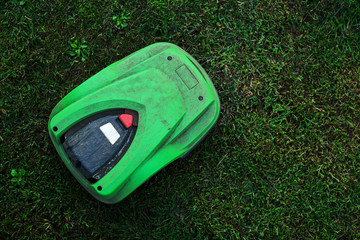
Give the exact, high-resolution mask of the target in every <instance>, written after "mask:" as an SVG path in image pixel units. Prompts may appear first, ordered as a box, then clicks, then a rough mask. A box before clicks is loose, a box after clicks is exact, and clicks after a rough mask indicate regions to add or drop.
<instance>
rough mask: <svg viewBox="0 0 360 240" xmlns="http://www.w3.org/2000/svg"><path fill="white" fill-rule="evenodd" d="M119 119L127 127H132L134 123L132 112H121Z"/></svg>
mask: <svg viewBox="0 0 360 240" xmlns="http://www.w3.org/2000/svg"><path fill="white" fill-rule="evenodd" d="M119 119H120V121H121V122H122V124H124V126H125V127H126V128H129V127H131V125H132V123H133V116H132V115H130V114H121V115H120V117H119Z"/></svg>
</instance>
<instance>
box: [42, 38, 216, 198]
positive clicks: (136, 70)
mask: <svg viewBox="0 0 360 240" xmlns="http://www.w3.org/2000/svg"><path fill="white" fill-rule="evenodd" d="M115 108H124V109H132V110H135V111H137V112H138V114H139V124H138V128H137V132H136V135H135V137H134V139H133V142H132V144H131V145H130V147H129V149H128V150H127V152H126V154H125V155H124V156H123V157H122V159H121V160H120V161H119V162H118V163H117V165H116V166H115V167H114V168H113V169H112V170H111V171H110V172H109V173H107V174H106V175H105V176H104V177H103V178H101V179H100V180H99V181H97V182H96V183H90V182H89V181H88V180H87V179H86V178H84V176H83V175H82V174H80V173H79V172H78V171H77V170H76V168H75V167H74V166H73V165H72V163H71V161H70V160H69V158H68V156H67V155H66V153H65V152H64V149H63V147H62V144H61V141H60V137H61V136H62V135H63V134H65V133H66V131H68V130H69V129H70V128H71V127H72V126H74V125H75V124H76V123H78V122H80V121H81V120H83V119H85V118H87V117H89V116H91V115H93V114H95V113H98V112H101V111H104V110H108V109H115ZM219 113H220V101H219V97H218V95H217V93H216V90H215V88H214V86H213V84H212V82H211V80H210V78H209V76H208V75H207V74H206V72H205V71H204V69H203V68H202V67H201V66H200V65H199V63H198V62H197V61H196V60H195V59H194V58H192V57H191V56H190V55H189V54H188V53H186V52H185V51H184V50H182V49H181V48H179V47H177V46H176V45H173V44H169V43H156V44H153V45H150V46H148V47H146V48H143V49H141V50H139V51H137V52H135V53H133V54H131V55H129V56H128V57H126V58H124V59H122V60H120V61H118V62H115V63H113V64H112V65H110V66H108V67H106V68H105V69H103V70H102V71H100V72H99V73H97V74H95V75H94V76H93V77H91V78H90V79H88V80H87V81H85V82H84V83H82V84H81V85H80V86H78V87H77V88H75V89H74V90H73V91H71V92H70V93H69V94H68V95H67V96H65V97H64V98H63V99H62V100H61V101H60V102H59V103H58V104H57V105H56V106H55V108H54V109H53V111H52V113H51V115H50V120H49V124H48V128H49V133H50V137H51V140H52V142H53V144H54V146H55V148H56V150H57V152H58V153H59V155H60V157H61V159H62V160H63V162H64V163H65V165H66V166H67V168H68V169H69V170H70V171H71V173H72V174H73V175H74V176H75V178H76V179H77V180H78V181H79V182H80V184H81V185H82V186H83V187H85V188H86V190H88V191H89V192H90V193H91V194H92V195H93V196H94V197H95V198H97V199H98V200H100V201H102V202H105V203H110V204H112V203H116V202H119V201H120V200H122V199H123V198H125V197H126V196H127V195H129V194H130V193H131V192H132V191H134V190H135V189H136V188H137V187H139V186H140V185H141V184H142V183H144V182H145V181H146V180H147V179H149V178H150V177H151V176H152V175H154V174H155V173H156V172H158V171H159V170H161V169H162V168H163V167H165V166H166V165H167V164H169V163H170V162H172V161H174V160H176V159H178V158H181V157H182V156H184V155H185V154H186V153H187V152H189V151H190V150H191V149H192V148H193V147H194V146H195V145H196V144H197V143H198V142H199V141H200V140H201V139H202V138H203V137H204V136H205V134H206V133H207V132H208V131H209V130H210V129H211V127H212V126H213V125H214V124H215V123H216V121H217V118H218V116H219Z"/></svg>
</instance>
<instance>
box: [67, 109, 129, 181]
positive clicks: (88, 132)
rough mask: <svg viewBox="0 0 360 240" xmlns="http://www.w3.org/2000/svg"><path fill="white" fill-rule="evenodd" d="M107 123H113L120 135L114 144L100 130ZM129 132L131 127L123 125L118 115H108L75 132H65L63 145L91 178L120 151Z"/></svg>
mask: <svg viewBox="0 0 360 240" xmlns="http://www.w3.org/2000/svg"><path fill="white" fill-rule="evenodd" d="M85 121H86V120H85ZM107 123H111V124H112V126H113V127H114V128H115V129H116V131H117V132H118V133H119V135H120V137H119V138H118V139H117V140H116V141H115V143H114V144H112V143H111V142H110V141H109V140H108V139H107V138H106V136H105V135H104V133H103V132H102V131H101V130H100V127H101V126H104V125H105V124H107ZM129 133H130V129H126V128H125V127H124V126H123V125H122V123H121V122H120V120H119V119H118V116H106V117H102V118H100V119H97V120H95V121H92V122H90V123H88V124H87V125H86V126H85V127H83V128H81V129H79V130H78V131H76V132H75V133H73V134H69V133H67V134H65V141H64V143H63V146H64V149H65V151H66V152H67V153H68V155H69V156H70V158H71V160H72V161H73V162H74V163H75V165H76V166H78V167H80V166H81V167H82V168H83V170H85V173H84V174H85V175H86V177H87V178H89V177H91V176H92V175H93V174H94V173H95V172H96V171H97V170H99V169H100V168H101V167H102V166H104V164H106V163H107V162H108V161H109V160H111V159H112V158H113V157H114V156H115V155H116V154H117V153H118V152H119V149H120V148H121V147H122V146H123V145H124V143H125V142H126V140H127V138H128V137H129Z"/></svg>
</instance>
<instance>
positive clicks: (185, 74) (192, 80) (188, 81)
mask: <svg viewBox="0 0 360 240" xmlns="http://www.w3.org/2000/svg"><path fill="white" fill-rule="evenodd" d="M176 73H177V75H179V77H180V78H181V80H183V82H184V83H185V85H186V86H187V87H188V88H189V89H192V88H193V87H195V86H196V85H198V83H199V81H198V80H197V79H196V77H195V76H194V74H192V72H191V71H190V70H189V68H188V67H187V66H186V65H185V64H184V65H182V66H181V67H179V68H178V69H176Z"/></svg>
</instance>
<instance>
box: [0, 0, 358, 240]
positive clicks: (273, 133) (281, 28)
mask: <svg viewBox="0 0 360 240" xmlns="http://www.w3.org/2000/svg"><path fill="white" fill-rule="evenodd" d="M0 24H1V25H0V57H1V59H0V173H1V180H0V181H1V184H0V188H1V190H0V196H1V202H0V214H1V215H0V222H1V225H0V239H34V238H39V239H62V238H68V239H78V238H80V239H100V238H101V239H194V238H195V239H360V183H359V180H360V120H359V119H360V3H359V1H357V0H322V1H311V0H304V1H300V0H299V1H297V0H273V1H270V0H268V1H260V0H249V1H230V0H229V1H228V0H226V1H225V0H214V1H210V0H209V1H193V0H172V1H169V0H147V1H145V0H141V1H129V0H127V1H113V0H103V1H80V0H77V1H75V0H68V1H60V0H55V1H48V0H21V1H20V0H9V1H5V0H0ZM160 41H165V42H171V43H174V44H177V45H178V46H180V47H182V48H183V49H185V50H186V51H188V52H189V53H190V54H191V55H193V56H194V57H195V58H196V59H197V60H198V61H199V62H200V64H201V65H202V66H203V67H204V69H205V70H206V71H207V72H208V73H209V75H210V77H211V78H212V81H213V82H214V85H215V87H216V89H217V90H218V93H219V96H220V100H221V104H222V109H221V116H220V121H219V123H218V125H217V127H216V128H215V130H214V131H213V132H212V134H210V135H209V136H208V137H207V138H206V139H205V140H204V141H203V142H202V143H201V144H200V145H199V146H198V148H196V149H195V151H194V152H193V154H192V155H190V156H189V157H188V158H187V159H185V160H182V161H176V162H174V163H172V164H171V165H169V166H168V167H166V168H165V169H163V170H162V171H160V172H159V173H158V174H157V175H155V176H154V177H153V178H151V179H150V180H149V181H147V182H146V183H145V184H144V185H142V186H141V187H140V188H139V189H137V190H136V191H135V192H133V193H132V194H131V195H130V196H128V197H127V198H126V199H125V200H123V201H122V202H120V203H119V204H116V205H105V204H102V203H100V202H98V201H97V200H95V199H94V198H93V197H92V196H91V195H90V194H88V193H87V192H86V190H85V189H83V188H82V187H81V186H80V184H78V183H77V181H76V180H75V178H74V177H72V175H71V174H70V172H69V171H68V170H67V169H66V167H65V165H64V164H63V163H62V161H61V159H60V157H59V156H58V154H57V152H56V150H55V148H54V147H53V145H52V143H51V140H50V138H49V135H48V132H47V121H48V118H49V115H50V112H51V110H52V108H53V107H54V106H55V104H56V103H57V102H58V101H59V100H60V99H61V98H62V97H64V96H65V95H66V94H67V93H69V92H70V91H71V90H72V89H74V88H75V87H76V86H78V85H79V84H80V83H82V82H83V81H85V80H86V79H88V78H89V77H90V76H92V75H93V74H95V73H97V72H98V71H100V70H101V69H103V68H104V67H106V66H108V65H110V64H111V63H113V62H115V61H117V60H119V59H121V58H123V57H125V56H127V55H129V54H131V53H133V52H134V51H136V50H139V49H141V48H143V47H145V46H147V45H150V44H152V43H155V42H160Z"/></svg>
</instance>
